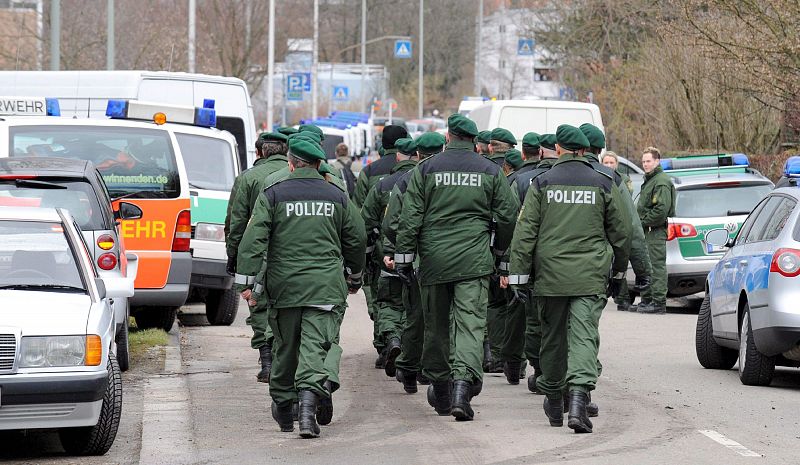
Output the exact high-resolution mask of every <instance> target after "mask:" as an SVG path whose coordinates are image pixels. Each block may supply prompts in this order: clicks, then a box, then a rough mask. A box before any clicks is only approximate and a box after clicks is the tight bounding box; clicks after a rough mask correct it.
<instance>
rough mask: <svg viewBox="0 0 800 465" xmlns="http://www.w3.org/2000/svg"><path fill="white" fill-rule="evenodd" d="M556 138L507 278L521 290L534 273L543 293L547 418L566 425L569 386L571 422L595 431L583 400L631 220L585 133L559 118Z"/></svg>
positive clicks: (520, 224) (541, 384) (620, 274)
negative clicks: (593, 160) (588, 153)
mask: <svg viewBox="0 0 800 465" xmlns="http://www.w3.org/2000/svg"><path fill="white" fill-rule="evenodd" d="M556 143H557V145H556V150H557V153H558V155H559V160H558V162H556V163H555V165H554V166H553V167H552V168H551V169H550V170H549V171H548V172H547V173H544V174H542V175H541V176H538V177H536V178H535V179H534V180H533V182H532V184H531V186H530V188H529V190H528V193H527V195H526V197H525V203H524V204H523V206H522V210H521V212H520V215H519V219H518V221H517V226H516V229H515V230H514V240H513V243H512V245H511V266H510V268H511V269H510V274H509V278H508V279H509V284H511V285H512V289H513V290H514V293H515V295H516V296H519V295H520V293H524V289H522V288H521V287H520V286H523V285H525V284H527V283H528V281H529V279H530V276H533V277H534V284H533V294H534V295H535V296H537V297H540V298H542V308H541V314H540V318H541V325H542V347H541V352H540V361H541V365H542V374H541V376H539V378H538V379H537V381H536V383H537V387H538V388H539V389H540V390H542V391H543V392H544V393H545V394H546V397H545V401H544V411H545V414H546V415H547V417H548V419H549V421H550V425H551V426H562V425H563V412H564V400H563V396H564V394H565V393H566V392H568V400H569V421H568V426H569V427H570V428H572V429H573V430H575V432H577V433H590V432H592V423H591V421H590V420H589V417H588V415H587V412H586V404H587V403H588V402H589V398H588V394H589V392H591V391H592V390H593V389H594V387H595V384H596V382H597V377H598V364H597V352H598V348H599V336H598V324H599V321H600V315H601V313H602V311H603V308H604V307H605V304H606V302H607V297H606V292H607V288H608V287H609V286H608V285H609V283H611V284H613V286H610V287H611V291H612V294H614V295H615V294H616V293H617V292H618V287H619V283H620V281H621V280H622V279H623V278H624V272H625V270H626V268H627V263H628V251H627V249H626V247H625V244H626V242H627V240H628V239H627V238H628V235H629V234H630V229H631V226H630V220H629V218H628V216H627V214H626V213H625V211H624V206H623V205H622V204H621V203H620V201H619V199H618V196H619V190H618V189H617V187H616V186H615V184H614V180H613V178H612V177H611V176H609V175H608V173H607V172H606V171H598V170H597V168H596V167H593V166H592V165H591V164H590V163H589V161H588V160H587V159H586V158H585V157H584V156H583V152H584V150H586V149H587V148H589V141H588V139H587V138H586V136H585V135H583V133H582V132H581V131H580V130H579V129H578V128H576V127H573V126H570V125H561V126H559V127H558V130H557V131H556ZM609 244H610V246H611V247H609ZM612 252H613V254H612ZM612 255H613V264H612ZM612 265H613V266H612ZM609 269H612V270H613V275H612V279H611V280H609V276H608V270H609ZM523 299H524V297H523Z"/></svg>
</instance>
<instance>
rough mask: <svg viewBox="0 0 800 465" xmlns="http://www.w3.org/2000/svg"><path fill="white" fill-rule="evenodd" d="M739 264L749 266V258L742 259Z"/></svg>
mask: <svg viewBox="0 0 800 465" xmlns="http://www.w3.org/2000/svg"><path fill="white" fill-rule="evenodd" d="M739 266H747V260H742V261H740V262H739Z"/></svg>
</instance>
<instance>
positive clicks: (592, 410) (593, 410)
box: [586, 394, 600, 418]
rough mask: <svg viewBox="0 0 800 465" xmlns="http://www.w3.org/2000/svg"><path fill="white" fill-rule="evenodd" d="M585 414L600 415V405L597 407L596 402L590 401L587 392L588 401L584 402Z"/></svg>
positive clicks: (590, 398)
mask: <svg viewBox="0 0 800 465" xmlns="http://www.w3.org/2000/svg"><path fill="white" fill-rule="evenodd" d="M586 414H587V415H589V418H592V417H596V416H598V415H600V407H598V406H597V404H595V403H594V402H592V395H591V394H589V403H588V404H586Z"/></svg>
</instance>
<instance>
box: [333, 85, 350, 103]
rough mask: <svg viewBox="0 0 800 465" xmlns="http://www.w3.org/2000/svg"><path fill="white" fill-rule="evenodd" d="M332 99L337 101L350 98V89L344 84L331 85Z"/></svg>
mask: <svg viewBox="0 0 800 465" xmlns="http://www.w3.org/2000/svg"><path fill="white" fill-rule="evenodd" d="M333 100H335V101H337V102H346V101H348V100H350V89H349V88H347V87H346V86H333Z"/></svg>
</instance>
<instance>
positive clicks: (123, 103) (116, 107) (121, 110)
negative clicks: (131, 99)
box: [106, 100, 128, 119]
mask: <svg viewBox="0 0 800 465" xmlns="http://www.w3.org/2000/svg"><path fill="white" fill-rule="evenodd" d="M106 116H108V117H109V118H117V119H124V118H127V117H128V101H127V100H109V101H108V104H107V105H106Z"/></svg>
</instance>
